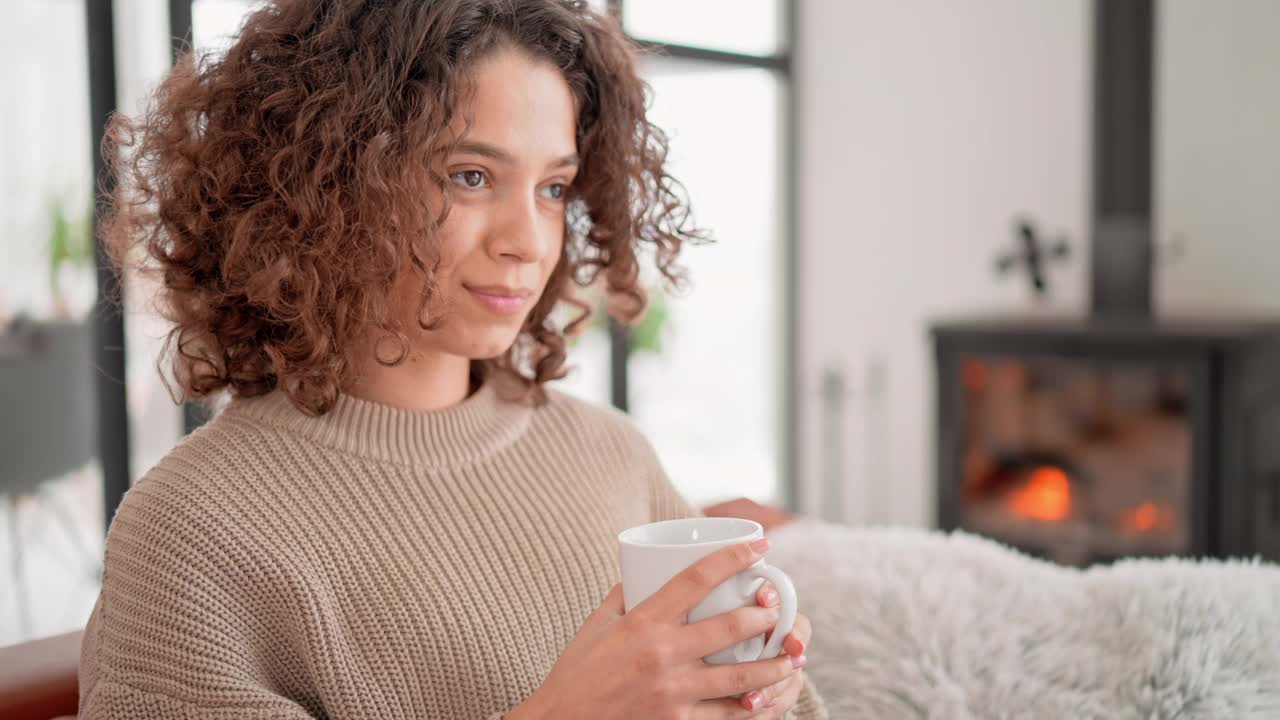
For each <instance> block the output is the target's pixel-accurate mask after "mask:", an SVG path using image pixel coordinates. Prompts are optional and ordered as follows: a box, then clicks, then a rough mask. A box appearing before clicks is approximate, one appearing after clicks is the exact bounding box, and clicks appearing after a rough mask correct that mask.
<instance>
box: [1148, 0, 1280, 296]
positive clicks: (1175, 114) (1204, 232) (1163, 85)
mask: <svg viewBox="0 0 1280 720" xmlns="http://www.w3.org/2000/svg"><path fill="white" fill-rule="evenodd" d="M1156 27H1157V32H1158V35H1157V39H1158V40H1157V57H1158V63H1157V75H1156V77H1157V80H1156V88H1157V89H1156V112H1157V115H1156V117H1157V121H1156V171H1155V204H1156V209H1155V222H1156V237H1157V238H1158V239H1160V240H1163V241H1165V242H1168V241H1170V240H1171V239H1172V238H1174V237H1175V236H1179V235H1180V236H1181V237H1182V238H1183V240H1184V242H1185V246H1186V251H1185V254H1184V255H1183V256H1182V257H1181V258H1180V259H1177V260H1172V261H1170V262H1168V263H1167V264H1164V265H1162V266H1161V268H1160V272H1159V273H1157V275H1156V284H1155V289H1156V302H1157V307H1158V308H1159V309H1160V310H1161V311H1164V312H1168V313H1196V312H1200V313H1203V312H1206V311H1208V312H1213V311H1217V312H1228V311H1239V312H1257V313H1261V312H1267V311H1270V312H1271V313H1276V312H1280V2H1275V1H1274V0H1232V2H1229V3H1213V2H1198V1H1193V0H1165V1H1164V2H1161V3H1160V4H1159V5H1158V6H1157V22H1156Z"/></svg>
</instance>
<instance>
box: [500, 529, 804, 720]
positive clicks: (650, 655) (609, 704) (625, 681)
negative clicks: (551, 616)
mask: <svg viewBox="0 0 1280 720" xmlns="http://www.w3.org/2000/svg"><path fill="white" fill-rule="evenodd" d="M767 548H768V544H767V541H765V542H763V543H761V545H759V546H757V548H756V549H752V547H751V546H750V545H748V544H745V543H744V544H740V545H733V546H730V547H727V548H722V549H721V550H718V551H716V552H714V553H712V554H710V555H708V556H706V557H704V558H702V559H701V560H699V561H698V562H696V563H694V564H693V565H690V566H689V567H688V568H685V569H684V570H683V571H681V573H680V574H679V575H677V576H675V577H674V578H672V579H671V581H670V582H668V583H667V584H666V585H664V586H663V587H662V588H661V589H659V590H658V592H656V593H654V594H653V595H652V596H650V597H649V598H648V599H646V600H645V601H644V602H642V603H640V604H639V605H637V606H636V607H634V608H632V610H631V612H629V613H626V614H623V602H622V586H621V585H615V586H613V589H612V590H610V591H609V595H608V596H607V597H606V598H605V599H604V602H603V603H602V604H601V605H600V607H598V608H596V610H595V611H594V612H592V613H591V615H590V616H589V617H588V618H587V620H586V622H584V623H583V624H582V627H581V628H579V630H578V633H577V635H576V636H575V637H574V639H573V641H572V642H570V643H569V646H568V647H567V648H566V649H565V651H564V654H562V655H561V656H560V659H559V660H557V661H556V664H555V666H554V667H553V668H552V669H551V673H550V674H549V675H548V676H547V678H546V680H545V681H543V683H542V686H541V687H539V688H538V690H537V691H536V692H534V694H533V695H532V696H531V697H530V698H529V699H528V700H527V701H526V702H525V703H523V704H522V705H520V706H519V707H517V708H515V709H514V710H512V711H511V712H510V713H509V714H508V718H509V719H510V720H526V719H528V720H542V719H543V718H546V719H548V720H549V719H551V718H555V719H556V720H560V719H561V718H565V719H572V718H589V719H590V720H630V719H631V718H645V719H646V720H648V719H652V720H728V719H730V718H776V717H781V715H782V712H781V711H780V708H782V707H783V706H784V705H786V703H788V702H789V703H791V704H794V703H795V697H796V696H798V694H799V692H800V690H799V688H800V686H801V684H802V683H801V682H800V681H799V680H798V679H796V680H793V682H792V683H790V684H787V683H785V682H784V681H786V680H788V679H789V678H793V679H794V678H799V677H800V676H801V675H800V671H799V668H800V667H803V665H804V658H803V656H795V657H793V656H790V655H779V656H778V657H777V658H773V659H771V660H759V661H756V662H748V663H737V664H733V665H709V664H707V663H705V662H703V660H702V658H703V657H704V656H706V655H710V654H711V653H713V652H716V651H718V650H722V649H724V648H726V647H729V646H730V645H733V644H734V643H737V642H741V641H743V640H746V639H748V638H751V637H754V636H756V635H760V634H763V633H765V632H767V631H768V630H770V629H771V628H772V627H773V626H774V625H775V624H776V623H777V621H778V615H779V611H778V608H777V607H759V606H756V607H745V608H739V609H737V610H733V611H731V612H727V613H724V614H721V615H717V616H715V617H711V618H708V619H706V620H703V621H701V622H697V623H693V624H686V621H687V618H688V615H689V611H690V610H692V609H693V608H694V606H696V605H697V604H698V603H699V602H701V601H702V599H703V598H704V597H706V595H707V594H708V593H709V592H710V591H711V590H713V589H714V588H715V587H716V586H718V585H720V584H721V583H723V582H725V581H726V580H728V579H729V578H731V577H733V576H734V575H736V574H737V573H739V572H742V571H743V570H745V569H747V568H748V567H750V566H751V565H752V564H753V563H755V562H756V561H757V560H759V559H760V558H761V557H762V556H763V554H764V552H765V550H766V549H767ZM766 688H780V689H779V690H777V695H776V699H777V700H778V704H777V705H775V706H774V707H772V708H767V709H766V708H764V707H763V705H760V706H757V707H756V708H754V709H747V708H744V707H743V706H742V705H741V704H740V703H739V701H738V700H737V699H735V698H736V697H737V696H740V695H742V694H744V693H750V692H752V691H758V690H761V689H766ZM786 707H790V705H786Z"/></svg>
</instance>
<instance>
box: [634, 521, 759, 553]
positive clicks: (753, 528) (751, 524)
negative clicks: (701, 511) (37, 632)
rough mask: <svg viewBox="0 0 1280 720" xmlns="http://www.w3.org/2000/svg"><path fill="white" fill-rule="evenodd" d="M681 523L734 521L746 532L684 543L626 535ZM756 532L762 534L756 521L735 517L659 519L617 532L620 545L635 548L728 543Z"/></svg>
mask: <svg viewBox="0 0 1280 720" xmlns="http://www.w3.org/2000/svg"><path fill="white" fill-rule="evenodd" d="M681 523H687V524H692V523H710V524H712V525H726V524H729V523H736V524H741V525H744V526H745V527H746V528H747V532H744V533H743V534H742V536H741V537H735V538H730V539H727V540H706V541H696V542H685V543H651V542H641V541H639V540H636V539H632V538H628V537H627V535H628V534H629V533H633V532H637V531H639V530H641V529H646V528H650V527H656V526H663V525H676V524H681ZM756 533H759V534H760V535H761V536H763V535H764V526H763V525H761V524H760V523H758V522H756V521H755V520H748V519H746V518H735V517H689V518H675V519H674V520H659V521H657V522H651V523H645V524H643V525H636V526H635V527H629V528H627V529H626V530H623V531H622V532H620V533H618V542H619V543H621V544H622V545H627V546H630V547H637V548H687V547H697V546H699V545H712V544H715V543H726V544H728V543H735V542H746V541H747V540H750V539H752V538H753V537H754V536H755V535H756Z"/></svg>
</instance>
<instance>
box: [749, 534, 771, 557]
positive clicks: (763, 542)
mask: <svg viewBox="0 0 1280 720" xmlns="http://www.w3.org/2000/svg"><path fill="white" fill-rule="evenodd" d="M751 549H752V550H754V551H755V552H756V553H758V554H763V553H764V551H765V550H768V549H769V538H767V537H762V538H760V539H759V540H754V541H752V543H751Z"/></svg>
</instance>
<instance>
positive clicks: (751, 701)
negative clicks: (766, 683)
mask: <svg viewBox="0 0 1280 720" xmlns="http://www.w3.org/2000/svg"><path fill="white" fill-rule="evenodd" d="M746 699H747V709H749V710H755V709H756V707H757V706H759V705H760V701H761V700H763V699H764V696H763V695H761V694H760V691H759V690H752V691H751V692H749V693H747V698H746Z"/></svg>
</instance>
